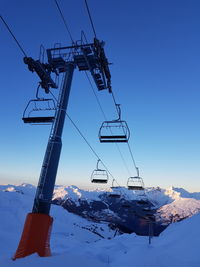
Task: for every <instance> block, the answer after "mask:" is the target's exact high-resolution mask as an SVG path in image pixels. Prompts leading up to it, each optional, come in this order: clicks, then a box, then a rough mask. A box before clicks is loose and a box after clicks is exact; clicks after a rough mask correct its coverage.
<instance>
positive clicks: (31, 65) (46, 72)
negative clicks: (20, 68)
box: [24, 57, 58, 93]
mask: <svg viewBox="0 0 200 267" xmlns="http://www.w3.org/2000/svg"><path fill="white" fill-rule="evenodd" d="M24 63H25V64H27V65H28V69H29V70H30V71H31V72H34V71H35V72H36V73H37V75H38V76H39V78H40V79H41V81H40V85H41V87H42V88H44V89H45V92H46V93H49V88H50V87H51V88H58V86H57V85H56V83H55V82H54V81H53V80H52V78H51V75H50V74H51V72H52V68H51V65H50V64H44V63H41V62H40V61H39V60H34V59H33V58H31V57H24Z"/></svg>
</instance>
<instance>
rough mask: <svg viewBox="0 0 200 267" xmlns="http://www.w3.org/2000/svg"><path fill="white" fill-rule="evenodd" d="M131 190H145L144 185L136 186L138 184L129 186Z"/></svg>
mask: <svg viewBox="0 0 200 267" xmlns="http://www.w3.org/2000/svg"><path fill="white" fill-rule="evenodd" d="M128 189H129V190H144V187H143V186H136V185H129V186H128Z"/></svg>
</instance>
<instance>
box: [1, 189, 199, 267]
mask: <svg viewBox="0 0 200 267" xmlns="http://www.w3.org/2000/svg"><path fill="white" fill-rule="evenodd" d="M73 188H74V187H73ZM76 189H77V195H78V196H79V197H80V194H79V193H81V194H82V195H81V196H83V195H84V197H88V198H89V199H92V197H90V196H89V193H88V195H87V196H86V194H85V192H82V191H80V190H79V189H78V188H76ZM159 190H160V189H159ZM159 190H158V189H157V191H156V192H155V190H154V192H153V190H150V189H149V190H148V192H149V194H148V192H147V194H148V195H150V194H151V197H152V196H153V195H155V196H156V197H155V198H154V199H153V197H152V200H154V203H157V204H159V205H160V202H159V200H162V201H166V206H169V205H171V204H172V203H174V205H175V204H176V203H181V205H182V206H181V207H182V209H184V207H185V208H186V207H187V203H190V204H189V206H190V208H191V206H194V209H196V208H195V205H196V204H195V203H199V202H198V200H197V199H192V201H193V200H194V202H188V199H189V201H191V198H186V197H185V196H184V198H183V197H181V192H180V191H178V190H174V189H173V188H171V189H170V190H171V191H170V190H169V191H170V192H169V191H167V190H165V191H162V190H161V191H159ZM172 190H173V191H174V192H175V193H173V192H172ZM66 191H68V190H67V189H66ZM72 191H73V193H72V192H71V193H72V195H73V194H76V190H75V191H74V190H73V189H72ZM162 192H164V194H163V195H164V196H163V197H161V193H162ZM176 192H177V193H180V194H176ZM34 193H35V188H34V187H33V186H32V185H26V184H23V185H21V186H14V185H3V186H0V218H1V219H0V226H1V227H0V240H1V242H0V266H1V267H14V266H15V267H21V266H22V267H33V266H34V267H35V266H37V267H44V266H48V267H55V266H59V267H66V266H68V267H79V266H87V267H94V266H95V267H104V266H109V267H132V266H137V267H149V266H151V267H169V266H170V267H179V266H180V267H199V266H200V257H199V243H200V227H199V225H200V214H196V215H194V216H192V217H191V218H188V219H185V220H183V221H181V222H177V223H173V224H171V225H170V226H169V227H168V228H167V229H166V230H165V231H164V232H163V233H162V234H161V235H160V236H159V237H154V238H153V239H152V244H151V245H149V244H148V237H141V236H137V235H135V234H123V235H121V236H115V237H114V232H113V231H112V230H110V229H109V228H108V226H107V225H106V224H105V223H98V224H97V223H93V222H89V221H87V220H85V219H83V218H81V217H79V216H76V215H74V214H72V213H69V212H67V211H66V210H64V209H62V208H61V207H59V206H54V205H52V209H51V216H52V217H53V218H54V223H53V231H52V235H51V250H52V256H51V257H47V258H41V257H39V256H38V255H37V254H34V255H31V256H28V257H26V258H23V259H18V260H16V261H12V260H11V257H12V255H13V254H14V253H15V251H16V248H17V245H18V243H19V239H20V236H21V233H22V229H23V225H24V221H25V217H26V214H27V213H28V212H30V211H31V208H32V204H33V198H34ZM93 193H94V195H95V196H96V197H97V196H98V192H93ZM93 193H92V194H93ZM167 194H168V195H167ZM65 195H66V194H64V193H63V195H62V198H63V197H64V196H65ZM79 197H78V198H79ZM78 198H77V199H78ZM196 201H197V202H196ZM178 205H180V204H178ZM165 208H167V207H165ZM179 208H180V206H179ZM89 229H93V230H95V229H96V230H97V232H98V233H101V235H102V236H103V237H104V238H102V237H100V236H99V235H97V234H95V233H92V232H91V231H90V230H89Z"/></svg>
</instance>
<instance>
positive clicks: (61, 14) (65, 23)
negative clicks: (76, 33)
mask: <svg viewBox="0 0 200 267" xmlns="http://www.w3.org/2000/svg"><path fill="white" fill-rule="evenodd" d="M54 2H55V4H56V6H57V8H58V11H59V13H60V16H61V18H62V20H63V23H64V25H65V28H66V30H67V33H68V34H69V37H70V39H71V42H72V43H74V40H73V38H72V35H71V32H70V30H69V27H68V26H67V22H66V19H65V17H64V15H63V13H62V10H61V8H60V6H59V4H58V2H57V0H54Z"/></svg>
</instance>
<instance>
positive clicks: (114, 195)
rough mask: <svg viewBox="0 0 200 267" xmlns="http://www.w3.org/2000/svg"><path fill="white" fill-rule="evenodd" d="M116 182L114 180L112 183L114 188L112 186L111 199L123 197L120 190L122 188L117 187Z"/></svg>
mask: <svg viewBox="0 0 200 267" xmlns="http://www.w3.org/2000/svg"><path fill="white" fill-rule="evenodd" d="M114 182H115V179H113V181H112V186H111V189H112V192H110V194H109V197H111V198H120V197H121V193H120V191H119V190H120V188H121V186H115V185H114Z"/></svg>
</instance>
